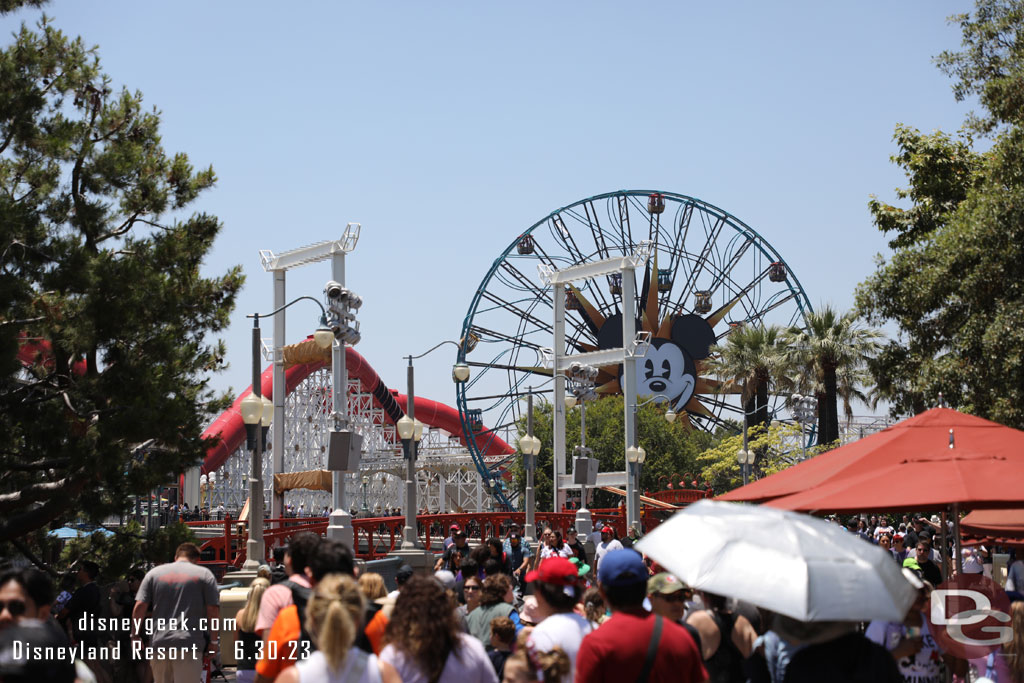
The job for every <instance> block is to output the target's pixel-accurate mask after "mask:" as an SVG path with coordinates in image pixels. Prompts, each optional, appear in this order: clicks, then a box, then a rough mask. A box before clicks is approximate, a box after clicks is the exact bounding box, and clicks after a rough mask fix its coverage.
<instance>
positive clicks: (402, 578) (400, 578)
mask: <svg viewBox="0 0 1024 683" xmlns="http://www.w3.org/2000/svg"><path fill="white" fill-rule="evenodd" d="M415 573H416V572H415V570H413V568H412V567H410V566H409V565H407V564H403V565H402V566H401V567H399V568H398V571H397V572H395V582H396V583H397V584H398V585H399V586H401V585H402V584H403V583H405V582H406V581H408V580H409V579H411V578H412V575H413V574H415Z"/></svg>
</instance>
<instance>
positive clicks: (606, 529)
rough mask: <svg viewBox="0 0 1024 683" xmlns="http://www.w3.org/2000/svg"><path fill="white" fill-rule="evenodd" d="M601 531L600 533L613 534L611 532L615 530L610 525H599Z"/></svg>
mask: <svg viewBox="0 0 1024 683" xmlns="http://www.w3.org/2000/svg"><path fill="white" fill-rule="evenodd" d="M601 533H602V534H613V533H615V531H614V530H613V529H612V528H611V527H610V526H603V527H601Z"/></svg>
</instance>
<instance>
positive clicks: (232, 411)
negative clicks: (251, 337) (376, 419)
mask: <svg viewBox="0 0 1024 683" xmlns="http://www.w3.org/2000/svg"><path fill="white" fill-rule="evenodd" d="M345 364H346V366H347V367H348V375H349V377H355V378H358V379H359V381H360V383H361V384H362V385H363V388H364V390H366V391H368V392H369V393H371V394H372V395H373V401H374V404H375V405H376V406H377V407H379V408H381V409H383V410H384V413H385V416H386V417H385V419H387V420H388V421H389V422H391V423H392V424H394V423H395V421H397V420H398V419H399V418H400V417H401V416H402V415H404V412H403V411H402V409H401V407H400V405H405V403H406V397H405V396H404V395H403V394H398V393H395V392H392V391H391V390H389V389H388V388H387V387H386V386H385V385H384V382H383V381H382V380H381V378H380V375H378V374H377V371H376V370H374V369H373V367H372V366H371V365H370V364H369V363H368V362H367V361H366V359H365V358H363V356H362V355H360V354H359V353H358V352H357V351H356V350H355V349H352V348H346V349H345ZM325 366H326V363H323V362H315V363H303V364H301V365H293V366H292V367H290V368H288V369H287V370H285V375H284V376H285V393H286V394H290V393H291V392H292V391H294V389H295V387H297V386H298V385H299V384H301V383H302V380H304V379H306V378H307V377H309V376H310V375H311V374H312V373H314V372H316V371H317V370H319V369H320V368H323V367H325ZM273 388H274V372H273V366H268V367H267V369H266V370H264V371H263V374H262V375H261V376H260V393H261V394H262V395H263V396H270V395H271V394H272V392H273ZM251 391H252V387H251V386H250V387H249V388H248V389H246V390H245V391H244V392H242V394H241V395H240V396H239V397H238V398H237V399H236V400H235V402H234V403H233V404H232V405H231V407H230V408H228V409H227V410H226V411H224V412H223V413H222V414H221V415H220V416H219V417H218V418H217V419H216V420H214V421H213V423H211V424H210V426H209V427H207V428H206V431H205V432H203V437H204V438H216V437H220V438H219V440H218V441H217V443H216V444H215V445H213V446H211V447H210V449H209V450H208V451H207V452H206V458H205V459H204V460H203V464H202V467H201V468H200V471H201V472H203V473H207V472H211V471H215V470H217V469H219V468H220V467H221V465H223V464H224V462H225V461H226V460H227V459H228V458H229V457H230V456H231V454H232V453H234V452H235V451H236V450H237V449H238V447H239V446H241V445H242V442H243V441H244V440H245V424H244V423H243V422H242V414H241V412H240V410H239V407H240V405H241V403H242V399H243V398H245V397H246V396H248V395H249V393H250V392H251ZM414 400H415V405H416V419H417V420H419V421H420V422H422V423H424V424H425V425H428V426H431V427H436V428H438V429H443V430H444V431H446V432H448V433H449V434H452V435H454V436H457V437H458V438H459V440H460V441H461V442H462V443H463V445H465V443H466V435H465V433H464V432H463V430H462V421H461V419H460V418H459V411H458V410H456V409H455V408H452V407H451V406H448V405H445V404H444V403H439V402H437V401H432V400H430V399H429V398H423V397H420V396H417V397H415V399H414ZM473 438H474V439H475V440H476V443H477V446H478V447H480V448H481V449H482V450H483V448H484V446H485V444H486V450H485V451H484V452H485V454H486V455H511V454H512V453H515V449H514V448H512V447H511V446H509V445H508V444H507V443H505V441H503V440H502V439H500V438H498V437H497V436H494V437H493V438H491V437H490V436H489V435H488V436H486V437H485V436H484V435H474V437H473Z"/></svg>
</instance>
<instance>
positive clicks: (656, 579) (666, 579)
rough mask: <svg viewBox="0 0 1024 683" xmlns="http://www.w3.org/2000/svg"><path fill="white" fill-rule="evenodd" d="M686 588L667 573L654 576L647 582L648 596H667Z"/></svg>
mask: <svg viewBox="0 0 1024 683" xmlns="http://www.w3.org/2000/svg"><path fill="white" fill-rule="evenodd" d="M685 588H686V584H685V583H683V582H682V581H680V580H679V579H677V578H676V577H675V576H673V575H672V574H669V573H668V572H661V573H660V574H655V575H654V576H652V577H651V578H649V579H648V580H647V594H648V595H655V594H657V595H669V594H670V593H678V592H679V591H681V590H684V589H685Z"/></svg>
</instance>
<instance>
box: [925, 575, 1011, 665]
mask: <svg viewBox="0 0 1024 683" xmlns="http://www.w3.org/2000/svg"><path fill="white" fill-rule="evenodd" d="M925 617H926V618H927V619H928V625H929V626H930V627H931V628H930V631H931V632H932V634H933V635H934V636H935V640H936V641H938V644H939V647H941V648H942V649H943V650H945V651H946V652H947V653H949V654H951V655H953V656H955V657H960V658H963V659H976V658H979V657H986V656H988V654H989V653H990V652H994V651H995V650H997V649H998V648H999V646H1000V645H1002V644H1003V643H1008V642H1010V641H1011V640H1012V639H1013V627H1012V626H1011V625H1010V623H1011V616H1010V599H1009V598H1008V597H1007V596H1006V592H1005V591H1004V590H1003V589H1002V588H1000V587H999V586H998V585H996V583H995V582H993V581H992V580H991V579H988V578H986V577H985V576H983V575H982V574H964V575H961V576H957V577H956V578H954V579H952V580H950V581H945V582H943V583H941V584H939V586H938V587H937V588H936V589H935V590H933V591H932V594H931V599H930V603H929V605H928V609H927V611H926V613H925Z"/></svg>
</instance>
